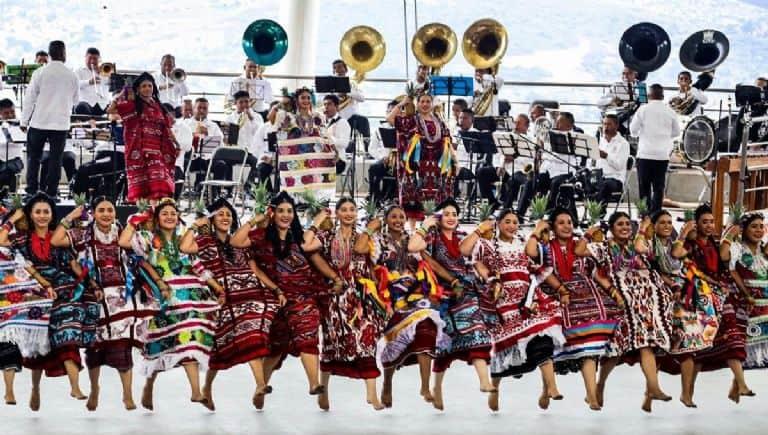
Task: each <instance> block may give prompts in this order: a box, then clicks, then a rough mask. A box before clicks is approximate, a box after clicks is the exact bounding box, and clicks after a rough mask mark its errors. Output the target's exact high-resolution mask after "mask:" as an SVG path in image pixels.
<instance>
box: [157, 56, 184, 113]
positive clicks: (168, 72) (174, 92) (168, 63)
mask: <svg viewBox="0 0 768 435" xmlns="http://www.w3.org/2000/svg"><path fill="white" fill-rule="evenodd" d="M174 69H176V58H175V57H174V56H173V55H172V54H166V55H164V56H163V57H162V58H161V59H160V71H157V72H156V73H154V74H152V76H153V77H154V79H155V83H157V90H158V94H159V96H160V103H168V104H170V105H171V106H173V108H174V110H179V109H178V108H179V107H181V104H182V100H183V98H184V97H186V96H187V95H189V88H187V84H186V83H185V82H184V81H176V80H175V79H174V78H173V77H172V73H173V70H174Z"/></svg>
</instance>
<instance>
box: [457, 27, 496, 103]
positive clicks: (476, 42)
mask: <svg viewBox="0 0 768 435" xmlns="http://www.w3.org/2000/svg"><path fill="white" fill-rule="evenodd" d="M461 51H462V53H463V54H464V58H465V59H466V60H467V62H469V64H470V65H472V66H473V67H474V68H475V69H485V68H491V74H492V75H494V76H495V75H496V73H497V72H498V70H499V64H500V63H501V59H502V58H503V57H504V54H505V53H506V52H507V30H506V29H505V28H504V26H503V25H501V23H499V22H498V21H496V20H494V19H491V18H485V19H482V20H478V21H475V22H474V23H472V25H471V26H469V27H468V28H467V30H466V31H465V32H464V36H463V37H462V41H461ZM497 93H498V89H496V85H495V84H494V85H493V86H491V88H490V89H487V90H485V91H483V92H482V93H478V94H477V95H476V97H475V99H474V101H473V102H472V110H473V111H474V112H475V113H476V114H478V116H482V115H483V114H485V113H486V112H487V111H488V107H490V105H491V102H492V101H493V96H494V95H495V94H497Z"/></svg>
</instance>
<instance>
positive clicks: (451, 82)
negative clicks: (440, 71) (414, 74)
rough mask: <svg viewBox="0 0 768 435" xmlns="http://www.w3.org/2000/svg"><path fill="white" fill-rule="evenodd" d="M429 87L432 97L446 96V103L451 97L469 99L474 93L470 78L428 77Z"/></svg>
mask: <svg viewBox="0 0 768 435" xmlns="http://www.w3.org/2000/svg"><path fill="white" fill-rule="evenodd" d="M429 85H430V88H432V89H431V90H432V95H447V96H448V101H449V102H450V97H451V96H452V95H455V96H460V97H471V96H472V95H473V93H474V86H475V85H474V82H473V80H472V77H452V76H430V77H429Z"/></svg>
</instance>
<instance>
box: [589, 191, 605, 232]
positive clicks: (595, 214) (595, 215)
mask: <svg viewBox="0 0 768 435" xmlns="http://www.w3.org/2000/svg"><path fill="white" fill-rule="evenodd" d="M584 209H585V211H586V212H587V213H586V214H587V221H588V223H589V226H590V227H592V226H594V225H595V224H597V223H598V222H600V218H601V217H602V216H603V204H601V203H600V202H599V201H593V200H590V199H588V200H586V201H584ZM604 239H605V234H603V231H602V230H597V231H595V233H594V234H593V235H592V241H594V242H602V241H603V240H604Z"/></svg>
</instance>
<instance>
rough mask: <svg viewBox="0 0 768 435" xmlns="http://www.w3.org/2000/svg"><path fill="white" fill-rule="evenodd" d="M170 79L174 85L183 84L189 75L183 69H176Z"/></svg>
mask: <svg viewBox="0 0 768 435" xmlns="http://www.w3.org/2000/svg"><path fill="white" fill-rule="evenodd" d="M170 78H171V80H172V81H173V82H174V83H183V82H184V80H186V79H187V73H186V71H184V70H183V69H181V68H174V69H173V70H172V71H171V76H170Z"/></svg>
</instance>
